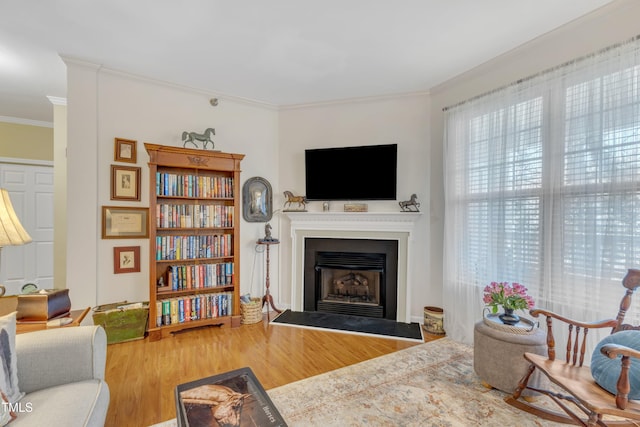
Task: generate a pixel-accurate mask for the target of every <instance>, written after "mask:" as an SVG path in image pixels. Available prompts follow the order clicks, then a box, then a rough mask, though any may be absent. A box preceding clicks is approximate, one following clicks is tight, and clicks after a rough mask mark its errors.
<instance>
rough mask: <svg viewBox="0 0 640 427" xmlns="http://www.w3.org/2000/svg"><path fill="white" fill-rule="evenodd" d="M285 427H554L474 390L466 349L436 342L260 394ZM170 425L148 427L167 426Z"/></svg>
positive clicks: (496, 394) (491, 393) (493, 393)
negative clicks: (270, 402) (275, 411)
mask: <svg viewBox="0 0 640 427" xmlns="http://www.w3.org/2000/svg"><path fill="white" fill-rule="evenodd" d="M268 394H269V396H270V397H271V399H272V400H273V403H274V404H275V406H276V407H277V408H278V410H279V411H280V413H281V414H282V416H283V417H284V418H285V419H286V420H287V423H288V424H289V426H292V427H296V426H304V427H312V426H323V427H325V426H368V427H377V426H380V427H382V426H385V427H386V426H390V425H393V426H416V427H417V426H420V427H423V426H447V427H454V426H460V427H468V426H485V425H486V426H516V425H517V426H520V427H527V426H559V425H562V424H557V423H552V422H549V421H545V420H542V419H540V418H538V417H535V416H533V415H531V414H528V413H525V412H522V411H519V410H517V409H515V408H513V407H511V406H509V405H507V404H506V403H505V402H504V401H503V398H504V396H505V394H504V393H503V392H500V391H498V390H489V389H487V388H485V387H484V386H482V384H481V380H480V378H478V377H477V375H476V374H475V372H474V370H473V348H472V347H470V346H466V345H464V344H460V343H457V342H455V341H451V340H450V339H448V338H442V339H439V340H436V341H432V342H429V343H425V344H421V345H417V346H414V347H410V348H408V349H405V350H400V351H397V352H395V353H392V354H388V355H385V356H381V357H378V358H375V359H371V360H367V361H365V362H361V363H358V364H355V365H351V366H347V367H345V368H341V369H337V370H335V371H331V372H328V373H326V374H321V375H317V376H315V377H311V378H307V379H304V380H301V381H297V382H294V383H290V384H287V385H284V386H281V387H277V388H274V389H271V390H268ZM175 425H176V424H175V420H170V421H168V422H166V423H162V424H157V425H156V426H155V427H160V426H162V427H170V426H175Z"/></svg>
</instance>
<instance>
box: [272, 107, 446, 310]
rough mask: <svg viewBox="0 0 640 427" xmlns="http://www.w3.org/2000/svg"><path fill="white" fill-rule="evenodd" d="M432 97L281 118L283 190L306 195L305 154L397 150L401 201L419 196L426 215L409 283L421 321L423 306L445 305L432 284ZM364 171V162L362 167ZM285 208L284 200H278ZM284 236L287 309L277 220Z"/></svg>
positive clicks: (282, 222) (291, 111) (286, 112)
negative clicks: (393, 147)
mask: <svg viewBox="0 0 640 427" xmlns="http://www.w3.org/2000/svg"><path fill="white" fill-rule="evenodd" d="M429 114H430V106H429V96H428V94H414V95H406V96H397V97H384V98H371V99H362V100H352V101H343V102H336V103H325V104H322V105H309V106H299V107H291V108H286V109H282V110H281V112H280V127H279V129H280V147H279V163H280V165H281V168H280V174H279V181H280V183H282V188H281V190H283V191H284V190H290V191H292V192H293V193H294V194H297V195H302V194H304V190H305V186H304V185H305V183H304V150H305V149H307V148H325V147H340V146H353V145H374V144H393V143H397V144H398V199H399V200H408V199H409V197H410V195H411V194H412V193H416V194H417V196H418V199H419V201H420V203H421V207H420V210H421V211H422V212H425V215H423V217H422V219H421V220H420V222H419V223H418V224H417V226H416V230H417V233H416V234H417V235H418V236H420V237H417V238H416V245H415V247H416V254H415V255H416V259H418V260H419V262H417V263H415V264H414V265H413V266H412V267H413V271H412V272H411V277H413V278H414V279H415V280H413V281H412V283H410V284H409V286H410V287H411V295H412V301H413V302H412V307H411V317H412V319H413V320H414V321H420V322H421V321H422V318H423V315H422V313H423V308H424V306H425V305H434V304H437V303H439V302H440V301H441V300H442V289H441V287H440V286H438V285H437V284H436V285H435V286H434V285H433V284H431V283H430V282H429V280H428V278H429V268H430V266H429V262H428V260H429V257H428V247H429V214H428V212H429V202H428V201H429V195H428V191H429V168H428V166H427V165H428V164H429V147H430V141H429V123H428V120H429ZM358 167H366V160H365V159H363V162H362V165H358ZM278 200H279V204H278V206H279V207H280V208H281V207H282V206H283V204H282V203H283V201H284V200H283V195H282V193H280V194H278ZM366 203H367V204H368V205H369V211H378V212H398V211H399V210H400V208H399V206H398V202H397V201H368V202H366ZM343 204H344V202H342V203H340V202H332V203H331V209H332V210H342V205H343ZM307 206H308V208H307V209H308V210H309V211H321V210H322V203H321V202H311V203H310V204H309V205H307ZM277 221H278V223H279V227H280V230H281V235H280V240H281V242H282V243H281V244H280V245H279V246H280V248H279V250H280V256H281V260H282V264H281V265H280V275H281V277H282V280H281V286H280V289H277V290H276V292H277V293H276V294H274V295H276V296H277V299H278V300H280V301H282V302H283V305H286V306H288V305H289V304H290V303H291V298H290V294H291V287H290V286H291V267H290V263H291V261H290V260H291V232H290V227H289V224H288V220H287V219H286V218H283V216H282V215H277Z"/></svg>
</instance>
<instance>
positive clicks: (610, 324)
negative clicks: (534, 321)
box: [529, 308, 618, 329]
mask: <svg viewBox="0 0 640 427" xmlns="http://www.w3.org/2000/svg"><path fill="white" fill-rule="evenodd" d="M529 314H531V315H532V316H533V317H538V316H539V315H543V316H547V317H551V318H553V319H558V320H560V321H561V322H565V323H569V324H572V325H575V326H580V327H581V328H584V329H593V328H615V327H616V326H618V321H617V320H616V319H604V320H598V321H597V322H581V321H579V320H572V319H569V318H567V317H564V316H561V315H559V314H557V313H554V312H553V311H548V310H544V309H542V308H534V309H533V310H530V311H529Z"/></svg>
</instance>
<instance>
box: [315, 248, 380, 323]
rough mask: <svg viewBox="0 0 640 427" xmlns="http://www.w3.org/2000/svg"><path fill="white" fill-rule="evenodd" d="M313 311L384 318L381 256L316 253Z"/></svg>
mask: <svg viewBox="0 0 640 427" xmlns="http://www.w3.org/2000/svg"><path fill="white" fill-rule="evenodd" d="M317 261H318V262H317V264H316V266H315V269H316V273H317V281H316V286H317V292H316V297H317V301H316V304H317V310H318V311H325V312H330V313H340V314H353V315H357V316H368V317H384V305H383V302H382V301H383V298H382V297H383V295H382V293H383V290H382V289H383V286H382V283H383V280H384V276H383V275H384V262H385V256H384V255H383V254H360V253H333V252H324V253H319V254H318V260H317Z"/></svg>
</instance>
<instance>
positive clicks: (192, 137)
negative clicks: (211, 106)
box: [182, 128, 216, 150]
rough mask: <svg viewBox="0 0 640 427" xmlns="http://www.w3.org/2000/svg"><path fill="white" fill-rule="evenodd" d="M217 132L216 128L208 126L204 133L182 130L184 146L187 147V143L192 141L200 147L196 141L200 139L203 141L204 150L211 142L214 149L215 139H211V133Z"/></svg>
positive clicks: (195, 145)
mask: <svg viewBox="0 0 640 427" xmlns="http://www.w3.org/2000/svg"><path fill="white" fill-rule="evenodd" d="M215 134H216V130H215V129H214V128H207V129H205V131H204V132H203V133H196V132H187V131H184V132H182V142H183V144H182V146H183V147H185V148H186V147H187V144H188V143H191V144H193V145H194V147H196V148H200V147H198V144H197V143H196V141H200V142H202V148H203V149H204V150H206V149H208V147H207V145H208V144H209V143H211V149H212V150H213V147H214V144H213V140H212V139H211V135H215Z"/></svg>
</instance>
